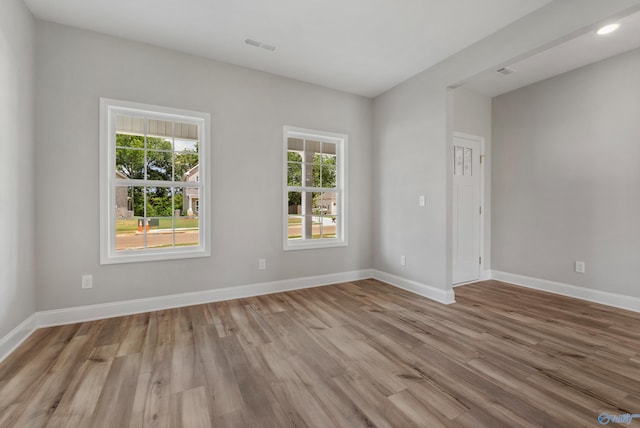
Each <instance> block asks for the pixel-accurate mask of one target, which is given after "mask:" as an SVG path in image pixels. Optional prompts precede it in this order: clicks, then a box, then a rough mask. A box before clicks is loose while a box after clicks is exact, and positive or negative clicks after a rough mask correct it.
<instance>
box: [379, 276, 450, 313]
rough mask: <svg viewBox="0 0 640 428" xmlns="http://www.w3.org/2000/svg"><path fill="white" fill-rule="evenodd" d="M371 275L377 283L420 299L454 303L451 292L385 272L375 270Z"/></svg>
mask: <svg viewBox="0 0 640 428" xmlns="http://www.w3.org/2000/svg"><path fill="white" fill-rule="evenodd" d="M371 275H372V277H373V278H375V279H377V280H379V281H383V282H386V283H388V284H390V285H393V286H394V287H398V288H402V289H403V290H407V291H410V292H412V293H415V294H418V295H420V296H422V297H426V298H427V299H431V300H435V301H436V302H438V303H442V304H445V305H450V304H451V303H455V302H456V299H455V295H454V293H453V290H448V291H445V290H441V289H439V288H435V287H432V286H430V285H426V284H422V283H419V282H416V281H412V280H410V279H406V278H402V277H400V276H397V275H393V274H390V273H387V272H382V271H380V270H377V269H372V271H371Z"/></svg>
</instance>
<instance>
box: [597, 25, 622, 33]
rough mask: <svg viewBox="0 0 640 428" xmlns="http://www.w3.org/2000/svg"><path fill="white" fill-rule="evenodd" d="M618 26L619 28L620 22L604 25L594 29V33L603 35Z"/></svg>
mask: <svg viewBox="0 0 640 428" xmlns="http://www.w3.org/2000/svg"><path fill="white" fill-rule="evenodd" d="M618 28H620V24H618V23H615V24H609V25H605V26H604V27H600V28H599V29H598V31H596V34H597V35H598V36H604V35H605V34H609V33H613V32H614V31H616V30H617V29H618Z"/></svg>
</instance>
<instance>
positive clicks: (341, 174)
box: [283, 126, 347, 250]
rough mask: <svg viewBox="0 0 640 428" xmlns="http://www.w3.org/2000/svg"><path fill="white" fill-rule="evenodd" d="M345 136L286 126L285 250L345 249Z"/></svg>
mask: <svg viewBox="0 0 640 428" xmlns="http://www.w3.org/2000/svg"><path fill="white" fill-rule="evenodd" d="M346 144H347V136H346V135H343V134H333V133H328V132H322V131H313V130H308V129H302V128H293V127H289V126H285V127H284V184H285V191H284V195H285V196H284V216H283V217H284V228H283V229H284V249H285V250H293V249H306V248H322V247H334V246H343V245H347V228H346V226H347V218H346V217H347V210H346V177H345V175H346V174H345V166H346V147H345V146H346Z"/></svg>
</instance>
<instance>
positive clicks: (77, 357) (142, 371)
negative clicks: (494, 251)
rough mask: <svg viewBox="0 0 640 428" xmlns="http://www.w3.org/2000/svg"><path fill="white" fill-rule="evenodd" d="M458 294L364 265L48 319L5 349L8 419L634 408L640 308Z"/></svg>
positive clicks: (0, 381) (500, 415)
mask: <svg viewBox="0 0 640 428" xmlns="http://www.w3.org/2000/svg"><path fill="white" fill-rule="evenodd" d="M456 300H457V303H455V304H453V305H448V306H447V305H440V304H438V303H435V302H432V301H429V300H427V299H424V298H421V297H418V296H416V295H414V294H411V293H408V292H406V291H403V290H400V289H397V288H394V287H392V286H389V285H388V284H384V283H382V282H379V281H376V280H363V281H356V282H351V283H343V284H336V285H332V286H327V287H319V288H312V289H306V290H299V291H292V292H287V293H279V294H272V295H268V296H259V297H251V298H246V299H238V300H232V301H226V302H218V303H211V304H206V305H196V306H191V307H184V308H178V309H172V310H162V311H157V312H151V313H145V314H137V315H131V316H127V317H118V318H111V319H105V320H99V321H94V322H85V323H80V324H73V325H67V326H60V327H55V328H43V329H40V330H37V331H36V332H34V334H33V335H32V336H31V337H29V338H28V339H27V340H26V341H25V342H24V343H23V344H22V345H21V346H20V347H19V348H18V349H17V350H16V351H15V352H14V353H13V354H12V355H10V356H9V357H8V358H7V359H6V360H5V361H4V362H2V363H0V426H2V427H3V428H4V427H92V428H93V427H131V428H138V427H250V426H251V427H253V426H260V427H285V426H291V427H323V428H324V427H332V426H336V427H412V426H416V427H483V426H484V427H492V428H493V427H541V426H585V427H586V426H594V427H595V426H600V425H599V423H598V421H597V417H598V415H599V414H601V413H603V412H606V413H608V414H609V415H620V414H626V413H629V414H638V413H640V314H637V313H633V312H628V311H624V310H618V309H615V308H611V307H606V306H602V305H598V304H594V303H590V302H585V301H580V300H575V299H570V298H566V297H561V296H556V295H551V294H547V293H544V292H540V291H536V290H530V289H525V288H521V287H516V286H512V285H509V284H505V283H500V282H497V281H484V282H480V283H476V284H472V285H467V286H462V287H459V288H456ZM624 426H630V427H636V428H637V427H640V418H637V419H634V420H633V421H632V423H631V424H628V425H627V424H624Z"/></svg>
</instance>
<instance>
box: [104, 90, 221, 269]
mask: <svg viewBox="0 0 640 428" xmlns="http://www.w3.org/2000/svg"><path fill="white" fill-rule="evenodd" d="M116 111H117V112H127V111H129V112H130V113H131V114H132V115H140V114H144V115H145V117H154V116H157V117H159V118H162V119H164V120H167V119H169V120H175V121H182V122H187V123H193V124H197V125H198V126H199V127H200V131H201V132H200V135H199V139H198V143H199V146H198V155H199V156H198V160H199V174H200V177H201V180H200V183H201V184H200V186H202V187H200V208H201V209H200V211H201V212H200V213H199V215H198V217H199V233H200V237H199V243H200V244H199V245H198V246H193V247H177V248H172V249H145V250H135V251H116V249H115V248H116V247H115V227H116V215H115V210H114V209H113V207H114V206H113V204H112V201H115V194H114V192H115V189H114V186H113V184H114V183H113V180H115V176H114V175H115V174H114V171H115V170H116V168H115V146H113V145H112V141H113V138H115V120H113V115H114V113H115V112H116ZM210 122H211V117H210V115H209V114H208V113H202V112H195V111H189V110H182V109H174V108H169V107H160V106H154V105H149V104H141V103H134V102H129V101H120V100H114V99H109V98H100V264H114V263H132V262H148V261H157V260H173V259H184V258H194V257H207V256H210V255H211V233H210V228H209V223H210V221H211V220H210V213H211V210H210V203H209V201H210V200H211V198H210V193H211V190H210V188H209V186H208V185H203V184H202V183H210V180H209V168H208V167H209V162H208V153H209V152H208V149H209V144H210V143H209V142H210ZM164 184H166V183H164ZM203 207H204V209H202V208H203Z"/></svg>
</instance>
